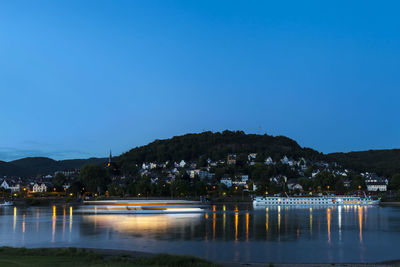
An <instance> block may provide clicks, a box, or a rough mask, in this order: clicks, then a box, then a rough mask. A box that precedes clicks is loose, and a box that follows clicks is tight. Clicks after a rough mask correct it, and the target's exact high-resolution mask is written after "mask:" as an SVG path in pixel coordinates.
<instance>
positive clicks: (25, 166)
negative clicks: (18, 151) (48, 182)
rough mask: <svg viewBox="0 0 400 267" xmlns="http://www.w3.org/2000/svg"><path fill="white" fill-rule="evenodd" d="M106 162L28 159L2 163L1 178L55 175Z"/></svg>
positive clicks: (101, 159) (0, 162)
mask: <svg viewBox="0 0 400 267" xmlns="http://www.w3.org/2000/svg"><path fill="white" fill-rule="evenodd" d="M106 161H107V159H105V158H90V159H72V160H59V161H56V160H53V159H50V158H46V157H27V158H22V159H19V160H14V161H10V162H4V161H0V177H2V176H36V175H39V174H41V175H45V174H54V172H56V171H64V170H73V169H79V168H81V167H82V166H83V165H85V164H105V162H106Z"/></svg>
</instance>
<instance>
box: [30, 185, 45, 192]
mask: <svg viewBox="0 0 400 267" xmlns="http://www.w3.org/2000/svg"><path fill="white" fill-rule="evenodd" d="M32 191H33V192H34V193H43V192H47V186H46V185H45V184H44V183H42V184H41V185H39V184H38V183H35V184H34V185H33V187H32Z"/></svg>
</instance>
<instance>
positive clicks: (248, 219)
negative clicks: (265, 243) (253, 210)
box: [246, 212, 250, 241]
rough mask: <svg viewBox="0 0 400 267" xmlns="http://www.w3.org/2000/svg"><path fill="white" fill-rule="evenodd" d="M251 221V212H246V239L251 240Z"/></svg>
mask: <svg viewBox="0 0 400 267" xmlns="http://www.w3.org/2000/svg"><path fill="white" fill-rule="evenodd" d="M249 221H250V214H249V212H246V241H249Z"/></svg>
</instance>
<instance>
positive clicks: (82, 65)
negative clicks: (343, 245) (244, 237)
mask: <svg viewBox="0 0 400 267" xmlns="http://www.w3.org/2000/svg"><path fill="white" fill-rule="evenodd" d="M399 10H400V4H398V1H383V2H379V1H232V0H230V1H215V0H213V1H99V0H95V1H70V0H69V1H40V0H38V1H18V0H16V1H1V2H0V36H1V39H0V40H1V41H0V91H1V95H0V108H1V110H2V116H1V118H2V119H1V128H0V136H1V138H0V160H12V159H15V158H20V157H24V156H49V157H52V158H55V159H63V158H76V157H79V158H82V157H89V156H107V154H108V150H109V149H110V148H112V149H113V151H114V153H115V154H119V153H122V152H124V151H127V150H128V149H130V148H132V147H135V146H138V145H144V144H147V143H148V142H151V141H153V140H154V139H156V138H157V139H162V138H169V137H172V136H174V135H181V134H184V133H188V132H201V131H203V130H211V131H220V130H224V129H231V130H244V131H245V132H248V133H265V132H267V133H268V134H273V135H286V136H288V137H291V138H293V139H295V140H297V141H298V142H299V144H300V145H301V146H308V147H312V148H314V149H317V150H320V151H323V152H335V151H351V150H365V149H378V148H396V147H397V148H398V147H400V123H399V115H400V108H399V105H398V103H399V99H400V91H399V89H400V75H399V74H400V73H399V72H400V16H399V14H398V11H399Z"/></svg>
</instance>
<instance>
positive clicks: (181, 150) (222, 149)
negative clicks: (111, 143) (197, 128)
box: [119, 131, 323, 164]
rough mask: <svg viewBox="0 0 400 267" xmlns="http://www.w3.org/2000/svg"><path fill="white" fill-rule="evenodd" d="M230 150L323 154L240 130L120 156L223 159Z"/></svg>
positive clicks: (136, 159) (275, 154)
mask: <svg viewBox="0 0 400 267" xmlns="http://www.w3.org/2000/svg"><path fill="white" fill-rule="evenodd" d="M229 153H236V154H240V153H245V154H246V156H247V154H248V153H262V154H265V155H268V156H272V157H277V158H278V157H281V156H283V155H286V156H288V157H296V158H298V157H305V158H309V159H319V158H323V154H321V153H319V152H317V151H315V150H313V149H310V148H302V147H300V146H299V145H298V144H297V142H296V141H294V140H292V139H290V138H287V137H284V136H276V137H274V136H270V135H267V134H264V135H258V134H245V133H244V132H242V131H236V132H233V131H223V132H222V133H220V132H216V133H213V132H203V133H199V134H186V135H182V136H175V137H173V138H170V139H165V140H155V141H154V142H152V143H150V144H148V145H146V146H141V147H137V148H134V149H132V150H130V151H128V152H126V153H124V154H122V155H121V156H120V157H119V161H120V163H121V164H124V163H125V162H136V163H141V162H165V161H167V160H168V161H180V160H182V159H183V160H186V161H191V160H198V159H199V157H206V158H211V159H212V160H220V159H226V156H227V154H229Z"/></svg>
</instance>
